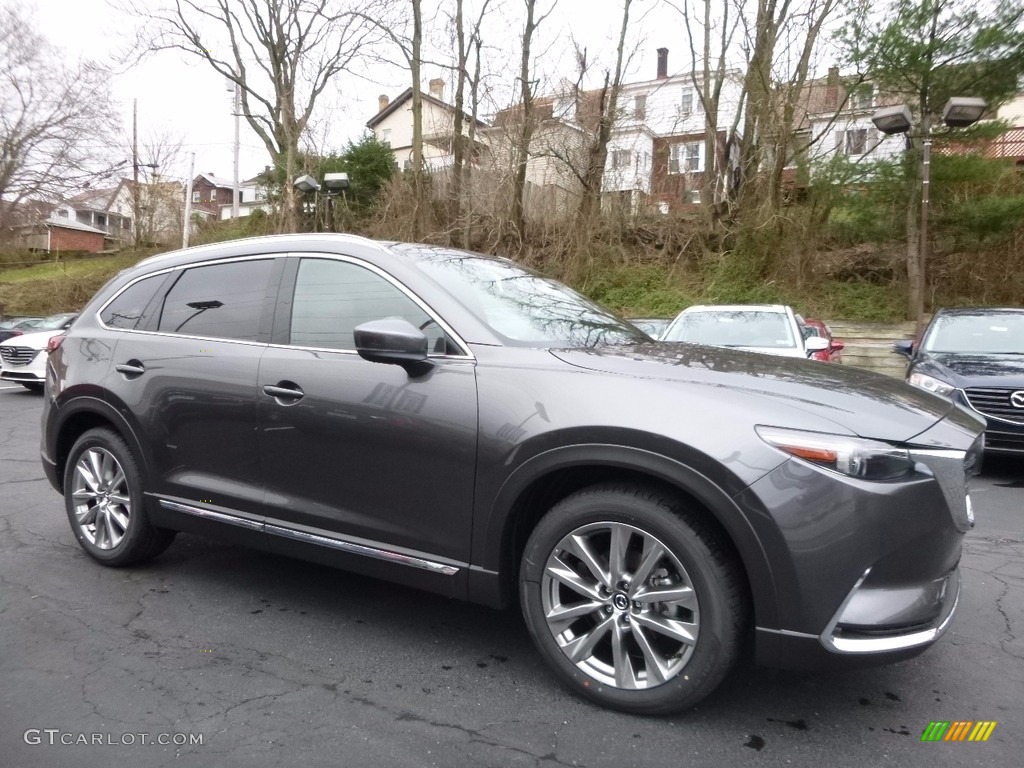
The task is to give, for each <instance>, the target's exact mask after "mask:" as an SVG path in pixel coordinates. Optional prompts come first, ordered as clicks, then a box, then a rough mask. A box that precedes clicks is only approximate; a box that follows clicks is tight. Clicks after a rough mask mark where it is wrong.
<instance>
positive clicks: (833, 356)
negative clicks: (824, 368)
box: [803, 318, 846, 363]
mask: <svg viewBox="0 0 1024 768" xmlns="http://www.w3.org/2000/svg"><path fill="white" fill-rule="evenodd" d="M803 333H804V338H805V339H809V338H810V337H811V336H819V337H821V338H823V339H825V340H826V341H827V342H828V347H827V348H825V349H819V350H818V351H817V352H812V353H811V359H812V360H821V361H823V362H826V363H841V362H843V350H844V349H845V348H846V345H845V344H844V343H843V342H842V341H840V340H839V339H835V338H832V329H831V328H829V327H828V325H826V324H825V323H823V322H821V320H815V319H813V318H809V319H807V320H804V321H803Z"/></svg>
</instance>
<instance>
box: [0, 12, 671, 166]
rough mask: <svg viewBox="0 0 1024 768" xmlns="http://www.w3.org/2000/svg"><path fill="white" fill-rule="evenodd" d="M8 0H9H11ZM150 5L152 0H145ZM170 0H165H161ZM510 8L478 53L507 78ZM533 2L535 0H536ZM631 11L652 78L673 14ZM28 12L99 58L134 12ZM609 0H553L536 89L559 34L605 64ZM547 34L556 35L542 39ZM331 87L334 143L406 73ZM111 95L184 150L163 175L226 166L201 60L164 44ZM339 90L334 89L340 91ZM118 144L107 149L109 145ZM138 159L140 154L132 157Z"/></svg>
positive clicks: (610, 45) (220, 111) (552, 73)
mask: <svg viewBox="0 0 1024 768" xmlns="http://www.w3.org/2000/svg"><path fill="white" fill-rule="evenodd" d="M13 1H14V2H18V0H13ZM146 1H147V2H152V3H153V4H154V5H156V4H159V3H160V2H161V0H146ZM162 2H170V0H162ZM504 2H505V5H506V6H507V7H508V8H513V9H515V11H516V13H515V16H516V21H514V22H506V23H502V22H501V21H499V20H498V18H497V17H495V20H494V21H493V22H492V25H491V26H490V28H489V29H488V31H487V32H486V33H485V42H490V43H491V44H493V45H495V46H503V47H504V49H505V50H504V51H498V50H492V51H491V53H490V55H489V56H488V63H489V65H490V66H491V68H492V69H493V70H494V71H495V74H496V77H500V78H501V79H504V80H506V81H507V82H511V81H512V79H513V77H514V76H513V75H512V74H511V72H512V71H514V69H515V67H516V64H515V63H514V62H515V55H516V54H515V52H514V46H515V41H516V39H517V38H518V34H519V33H518V29H512V28H511V27H510V25H512V24H515V25H516V26H518V25H519V24H521V20H519V17H520V16H521V15H522V14H521V12H520V8H521V5H520V3H521V0H504ZM542 2H543V0H542ZM634 5H635V6H636V11H635V12H634V15H635V16H636V17H640V16H641V14H643V12H644V11H647V15H646V17H645V18H644V19H643V20H642V22H641V23H640V24H638V25H637V27H636V30H635V38H636V39H635V45H636V46H637V58H636V59H635V61H634V64H633V67H632V69H633V73H632V75H633V76H632V77H631V78H630V79H632V80H646V79H652V78H653V77H654V74H655V50H656V49H657V48H659V47H662V46H664V47H666V48H669V49H671V54H670V69H671V70H676V69H682V68H684V67H686V66H688V57H689V54H688V46H687V44H686V36H685V31H684V29H683V27H682V24H681V23H680V21H679V16H678V15H676V14H675V13H674V12H673V11H671V9H669V8H668V7H667V6H666V4H665V3H663V2H660V1H659V0H634ZM35 6H36V9H37V15H36V19H37V22H38V24H39V27H40V30H41V31H42V32H43V34H44V35H46V36H47V37H48V38H49V39H50V41H51V42H52V43H54V44H55V45H57V46H58V47H60V48H63V49H65V50H66V51H68V52H69V53H71V54H72V55H79V56H86V57H92V58H95V59H99V60H106V59H108V58H110V57H111V56H113V55H114V54H115V52H116V51H117V50H118V48H119V47H120V46H122V45H123V44H124V40H123V38H122V36H121V35H122V34H123V33H124V32H125V31H127V30H129V29H131V28H132V27H133V26H134V24H135V22H134V20H132V19H125V18H124V17H123V16H122V15H121V14H119V13H117V12H115V11H114V10H113V9H112V8H111V6H110V5H109V3H108V2H107V0H36V1H35ZM620 9H621V5H620V2H619V0H559V1H558V4H557V6H556V11H555V13H554V14H552V16H551V17H550V18H549V19H548V20H547V21H546V22H545V25H544V27H543V28H542V29H541V33H540V35H541V43H540V46H539V47H538V48H537V49H536V50H538V51H543V55H542V58H541V60H540V62H539V64H538V66H539V69H540V75H541V80H542V85H541V89H542V90H546V89H547V90H549V89H550V88H551V87H553V86H554V85H555V84H557V82H558V79H559V78H561V77H565V76H569V75H571V71H572V69H571V68H572V62H571V56H570V52H571V47H570V45H569V44H568V35H569V34H570V33H571V34H572V36H573V37H575V38H576V39H578V40H579V41H581V42H582V43H583V44H584V45H586V46H587V48H588V54H589V57H590V59H591V60H592V61H593V60H595V59H598V60H599V61H600V62H601V63H603V64H606V65H608V66H610V65H611V64H612V63H613V58H614V53H615V52H614V38H615V36H616V35H617V32H618V26H619V24H620V18H621V17H620V15H619V14H620V13H621V10H620ZM442 26H443V23H442V22H441V21H435V22H434V25H433V29H428V30H427V33H428V35H429V34H430V33H431V32H433V33H434V36H435V38H441V37H443V29H442ZM552 41H557V42H552ZM437 76H447V75H446V73H445V72H443V71H442V70H441V69H440V68H439V67H437V66H430V65H427V66H425V67H424V71H423V81H424V82H423V89H424V90H426V82H427V81H428V80H429V79H430V78H432V77H437ZM338 86H339V87H338V89H337V91H338V92H336V93H333V94H327V96H328V99H325V100H324V102H323V103H324V106H325V109H324V110H322V111H321V113H320V115H319V116H318V117H319V125H318V132H319V134H320V135H324V134H326V144H327V145H328V147H329V148H334V149H339V150H340V149H342V148H343V147H344V146H345V144H346V143H347V142H348V141H349V140H358V138H359V137H360V135H361V134H362V132H363V130H364V125H365V123H366V121H367V120H368V119H369V118H370V117H372V116H373V115H374V113H375V112H376V109H377V96H378V94H380V93H387V94H389V95H391V96H392V97H393V96H395V95H397V94H398V93H400V92H401V91H402V90H403V89H404V88H406V87H408V74H407V72H406V71H404V70H403V69H401V68H400V67H397V66H392V67H388V66H385V65H380V64H376V65H374V66H373V67H372V68H370V69H368V70H367V71H366V72H364V73H363V76H362V77H359V78H346V79H344V80H343V81H342V80H339V83H338ZM113 91H114V96H115V98H116V99H117V101H118V104H119V107H120V109H121V112H122V114H123V116H124V125H125V129H126V131H129V132H130V130H131V110H132V100H133V99H137V100H138V115H139V117H138V122H139V135H140V138H143V137H145V136H146V135H147V134H149V133H152V132H154V131H155V132H160V131H170V132H172V133H174V134H176V135H178V136H179V137H180V139H181V141H182V143H183V145H184V149H185V155H186V159H184V161H183V162H182V163H181V164H179V167H177V168H175V169H162V173H164V174H165V175H167V176H174V177H178V178H181V179H182V180H184V177H185V176H186V175H187V173H188V160H187V154H188V153H189V152H195V156H196V166H195V167H196V172H197V173H199V172H212V173H216V174H217V175H219V176H222V177H224V178H230V177H231V174H232V142H233V138H234V119H233V118H232V116H231V114H230V109H231V94H230V92H229V91H228V89H227V83H226V82H225V81H224V80H223V79H222V78H220V77H219V76H218V75H217V74H216V73H215V72H213V70H212V69H211V68H210V67H209V65H207V64H206V63H204V62H201V61H198V60H196V59H189V58H186V57H185V56H184V55H179V54H176V53H172V52H163V53H159V54H155V55H153V56H151V57H149V58H148V59H146V60H145V61H144V62H143V63H141V64H139V65H137V66H134V67H131V68H130V69H128V70H127V71H126V72H124V73H123V74H119V75H117V76H116V77H115V78H114V81H113ZM342 94H343V95H342ZM118 151H119V150H116V149H112V153H113V154H116V153H117V152H118ZM241 158H242V159H241V171H240V175H241V177H242V178H243V179H244V178H248V177H251V176H253V175H255V174H256V173H258V172H259V171H261V170H262V169H263V167H264V166H265V165H266V164H267V163H268V162H269V161H268V159H267V154H266V151H265V149H264V148H263V146H262V144H261V143H260V141H259V139H258V138H257V137H256V136H255V135H254V134H253V133H252V132H251V131H250V130H249V129H248V127H247V126H246V125H245V123H244V121H243V122H242V152H241ZM140 160H141V161H142V162H147V158H145V157H140Z"/></svg>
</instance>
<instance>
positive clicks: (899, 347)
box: [892, 339, 914, 359]
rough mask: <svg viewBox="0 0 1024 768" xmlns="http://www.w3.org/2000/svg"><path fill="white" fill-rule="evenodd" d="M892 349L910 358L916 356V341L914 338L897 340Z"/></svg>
mask: <svg viewBox="0 0 1024 768" xmlns="http://www.w3.org/2000/svg"><path fill="white" fill-rule="evenodd" d="M892 351H893V352H896V353H897V354H900V355H903V356H904V357H906V358H908V359H909V358H911V357H913V356H914V342H913V340H912V339H906V340H905V341H897V342H896V343H895V344H893V345H892Z"/></svg>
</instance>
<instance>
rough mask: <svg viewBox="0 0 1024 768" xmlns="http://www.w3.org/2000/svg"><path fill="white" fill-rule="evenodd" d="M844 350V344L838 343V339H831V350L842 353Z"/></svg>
mask: <svg viewBox="0 0 1024 768" xmlns="http://www.w3.org/2000/svg"><path fill="white" fill-rule="evenodd" d="M844 349H846V344H844V343H843V342H841V341H839V339H832V350H833V351H835V352H842V351H843V350H844Z"/></svg>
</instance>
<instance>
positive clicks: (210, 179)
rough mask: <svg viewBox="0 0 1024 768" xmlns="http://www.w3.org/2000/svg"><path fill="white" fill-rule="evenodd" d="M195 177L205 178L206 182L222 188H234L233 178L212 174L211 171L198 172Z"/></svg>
mask: <svg viewBox="0 0 1024 768" xmlns="http://www.w3.org/2000/svg"><path fill="white" fill-rule="evenodd" d="M196 179H205V180H206V181H207V183H209V184H212V185H213V186H215V187H219V188H223V189H234V188H235V181H234V179H222V178H221V177H220V176H214V175H213V174H212V173H200V174H199V175H198V176H196ZM239 185H241V182H239Z"/></svg>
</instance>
